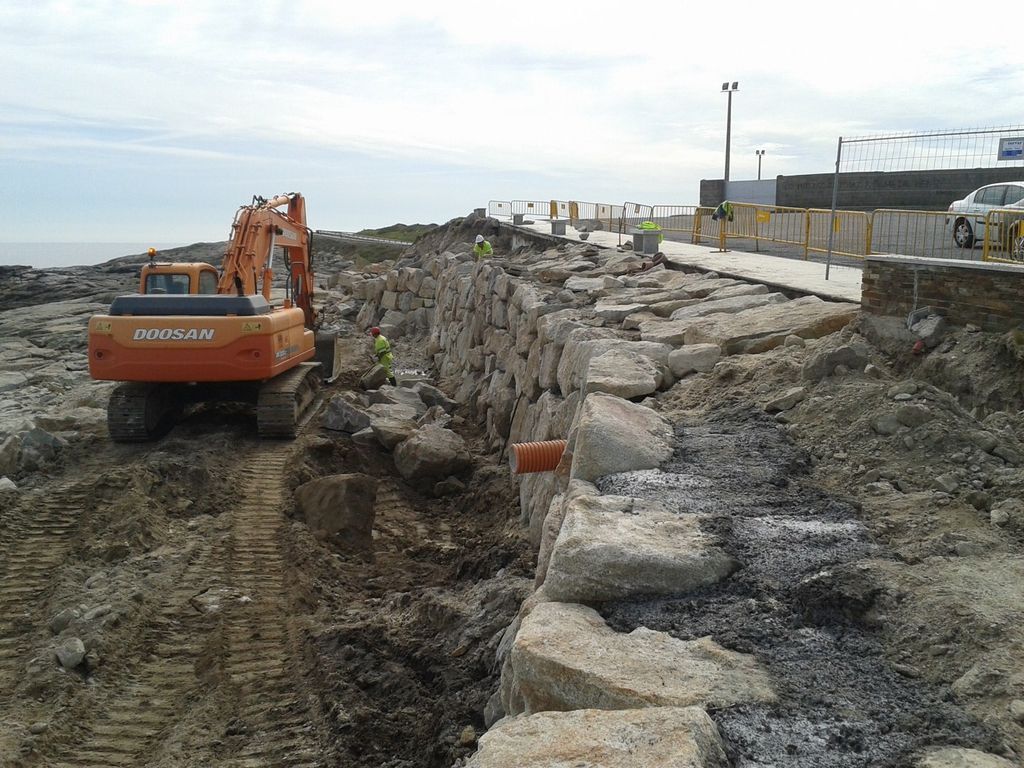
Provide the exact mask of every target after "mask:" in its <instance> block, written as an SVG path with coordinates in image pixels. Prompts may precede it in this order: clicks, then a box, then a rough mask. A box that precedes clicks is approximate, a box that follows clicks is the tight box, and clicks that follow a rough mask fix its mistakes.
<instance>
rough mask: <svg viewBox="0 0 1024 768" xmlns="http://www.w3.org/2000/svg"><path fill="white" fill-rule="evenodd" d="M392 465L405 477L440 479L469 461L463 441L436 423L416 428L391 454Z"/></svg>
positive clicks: (458, 470)
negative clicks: (392, 455) (392, 458)
mask: <svg viewBox="0 0 1024 768" xmlns="http://www.w3.org/2000/svg"><path fill="white" fill-rule="evenodd" d="M394 459H395V468H396V469H397V470H398V473H399V474H400V475H401V476H402V477H404V478H405V479H406V480H411V479H413V478H437V479H440V478H444V477H448V476H449V475H454V474H455V473H457V472H461V471H462V470H464V469H466V468H467V467H468V466H469V465H470V462H471V461H472V459H471V457H470V454H469V449H468V448H467V447H466V441H465V440H463V439H462V438H461V437H459V435H457V434H455V433H454V432H452V431H451V430H450V429H444V428H443V427H439V426H437V425H436V424H426V425H424V426H422V427H420V428H419V429H418V430H416V432H415V433H414V434H413V435H412V437H410V438H409V439H408V440H405V441H403V442H401V443H399V444H398V445H397V446H396V447H395V453H394Z"/></svg>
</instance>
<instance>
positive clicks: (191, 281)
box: [139, 262, 220, 295]
mask: <svg viewBox="0 0 1024 768" xmlns="http://www.w3.org/2000/svg"><path fill="white" fill-rule="evenodd" d="M219 279H220V277H219V275H218V274H217V270H216V269H215V268H214V267H213V266H211V265H210V264H203V263H201V262H200V263H191V264H186V263H181V264H171V263H157V262H150V263H149V264H147V265H146V266H144V267H143V268H142V275H141V277H140V279H139V293H145V294H203V295H211V294H215V293H217V281H218V280H219Z"/></svg>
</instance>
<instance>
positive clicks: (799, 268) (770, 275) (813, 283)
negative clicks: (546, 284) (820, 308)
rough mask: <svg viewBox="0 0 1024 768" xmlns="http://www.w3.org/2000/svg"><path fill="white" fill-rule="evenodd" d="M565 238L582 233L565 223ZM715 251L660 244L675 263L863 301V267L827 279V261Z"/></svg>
mask: <svg viewBox="0 0 1024 768" xmlns="http://www.w3.org/2000/svg"><path fill="white" fill-rule="evenodd" d="M522 226H523V228H524V229H529V230H532V231H534V232H542V233H544V234H547V235H550V234H551V224H550V223H549V222H548V221H538V222H536V223H534V224H524V225H522ZM564 238H565V239H566V240H576V241H578V240H579V239H580V237H579V232H577V231H576V230H575V229H573V228H572V227H571V226H568V225H566V228H565V236H564ZM632 240H633V238H632V237H631V236H628V235H623V236H622V242H623V243H625V242H632ZM587 242H589V243H593V244H594V245H599V246H602V247H605V248H615V247H617V246H618V244H619V235H618V233H617V232H591V233H590V236H589V238H588V239H587ZM715 251H716V248H715V247H712V246H709V245H691V244H690V243H680V242H677V241H674V240H665V241H664V242H662V244H661V252H662V253H664V254H665V257H666V258H667V259H668V260H669V261H670V262H672V263H673V264H685V265H688V266H692V267H697V268H698V269H702V270H714V271H715V272H718V273H719V274H720V275H723V276H725V277H735V278H738V279H743V280H751V281H753V282H756V283H764V284H765V285H767V286H769V287H773V288H782V289H788V290H792V291H800V292H801V293H806V294H814V295H815V296H820V297H821V298H823V299H829V300H833V301H852V302H855V303H857V304H859V303H860V285H861V270H860V268H859V267H840V266H836V265H834V264H833V265H832V269H831V270H830V272H829V279H828V280H826V279H825V265H824V264H816V263H814V262H811V261H799V260H797V259H787V258H782V257H779V256H768V255H766V254H763V253H748V252H746V251H737V250H732V249H730V250H728V251H726V252H725V253H716V252H715Z"/></svg>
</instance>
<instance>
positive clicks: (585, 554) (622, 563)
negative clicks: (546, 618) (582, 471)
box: [544, 496, 739, 603]
mask: <svg viewBox="0 0 1024 768" xmlns="http://www.w3.org/2000/svg"><path fill="white" fill-rule="evenodd" d="M738 567H739V565H738V563H737V562H736V561H735V560H733V559H732V558H731V557H729V555H727V554H726V553H725V552H724V551H722V549H720V548H719V547H718V546H716V544H715V542H714V540H713V539H712V537H710V536H708V535H707V534H705V533H704V532H703V531H702V530H701V528H700V522H699V519H698V517H697V516H696V515H690V514H683V515H677V514H674V513H672V512H669V511H668V510H666V509H665V508H664V507H663V506H662V505H661V504H659V503H658V502H655V501H648V500H644V499H634V498H630V497H629V496H578V497H576V498H574V499H572V500H570V501H568V502H567V509H566V514H565V519H564V521H563V522H562V525H561V531H560V533H559V534H558V538H557V539H556V540H555V545H554V548H553V549H552V552H551V560H550V563H549V565H548V568H547V578H546V579H545V581H544V586H545V588H546V589H547V594H548V597H549V598H550V599H551V600H555V601H560V602H566V603H597V602H602V601H605V600H622V599H628V598H632V597H639V596H641V595H674V594H685V593H686V592H689V591H691V590H694V589H698V588H700V587H705V586H708V585H710V584H714V583H716V582H718V581H721V580H722V579H724V578H726V577H727V576H728V575H729V574H731V573H732V572H733V571H735V570H736V569H737V568H738Z"/></svg>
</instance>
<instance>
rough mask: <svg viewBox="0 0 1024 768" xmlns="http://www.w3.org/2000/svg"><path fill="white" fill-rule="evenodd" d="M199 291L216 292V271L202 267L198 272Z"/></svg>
mask: <svg viewBox="0 0 1024 768" xmlns="http://www.w3.org/2000/svg"><path fill="white" fill-rule="evenodd" d="M199 292H200V293H206V294H209V293H216V292H217V273H216V272H212V271H211V270H209V269H204V270H203V271H202V272H200V273H199Z"/></svg>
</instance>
